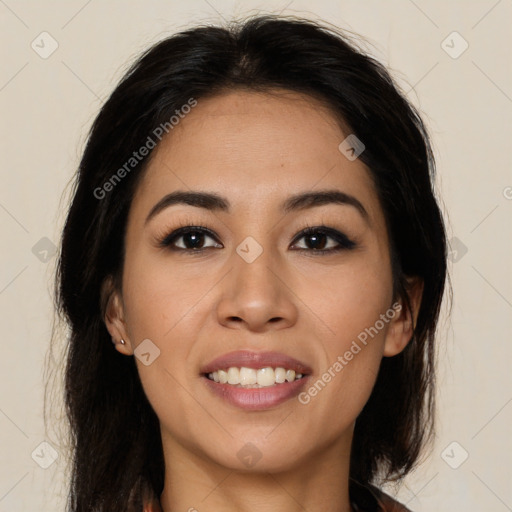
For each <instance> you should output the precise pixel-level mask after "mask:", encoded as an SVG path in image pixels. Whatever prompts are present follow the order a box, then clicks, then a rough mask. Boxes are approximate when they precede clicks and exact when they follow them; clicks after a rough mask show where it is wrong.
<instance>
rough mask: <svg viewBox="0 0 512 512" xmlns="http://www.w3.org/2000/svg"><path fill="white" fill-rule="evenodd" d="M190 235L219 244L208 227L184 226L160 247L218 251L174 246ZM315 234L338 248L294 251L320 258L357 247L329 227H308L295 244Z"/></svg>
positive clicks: (187, 250)
mask: <svg viewBox="0 0 512 512" xmlns="http://www.w3.org/2000/svg"><path fill="white" fill-rule="evenodd" d="M189 233H200V234H203V235H207V236H209V237H210V238H212V239H213V240H214V241H215V242H216V243H220V242H218V239H217V237H216V235H215V233H214V232H213V231H212V230H211V229H209V228H208V227H206V226H201V225H196V226H192V225H188V224H187V225H183V226H180V227H178V228H177V229H175V230H174V231H172V232H171V233H169V234H167V235H165V236H163V237H162V238H160V239H159V240H158V246H159V247H162V248H167V249H169V250H171V251H176V252H185V253H189V254H190V253H194V254H200V253H203V252H204V251H206V250H208V249H216V247H211V246H210V247H203V248H199V249H187V248H185V249H184V248H182V247H175V246H173V245H172V244H173V243H174V242H176V240H178V239H179V238H181V237H182V236H184V235H187V234H189ZM314 234H322V235H326V236H327V237H328V238H331V239H333V240H334V241H336V242H337V243H338V246H336V247H332V248H330V249H308V248H299V249H293V250H295V251H301V252H308V253H313V254H315V255H318V256H323V255H328V254H333V253H336V252H339V251H343V250H351V249H353V248H354V247H355V246H356V243H355V242H354V241H352V240H350V239H349V238H348V237H347V236H346V235H345V234H343V233H341V232H340V231H338V230H337V229H334V228H330V227H328V226H323V225H320V226H310V225H306V226H305V227H303V228H302V229H301V231H300V232H299V233H298V234H297V236H296V237H295V238H294V240H293V244H296V243H297V242H298V241H299V240H301V239H302V238H304V237H307V236H311V235H314Z"/></svg>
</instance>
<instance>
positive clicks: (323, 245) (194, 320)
mask: <svg viewBox="0 0 512 512" xmlns="http://www.w3.org/2000/svg"><path fill="white" fill-rule="evenodd" d="M433 178H434V160H433V157H432V151H431V147H430V143H429V139H428V136H427V133H426V130H425V128H424V125H423V123H422V121H421V119H420V117H419V115H418V113H417V112H416V110H415V109H414V108H413V107H412V106H411V105H410V104H409V103H408V101H407V100H406V99H405V98H404V96H403V95H402V94H401V93H400V92H399V91H398V89H397V87H396V86H395V85H394V83H393V81H392V80H391V78H390V76H389V75H388V73H387V72H386V70H385V69H384V68H383V67H382V66H381V65H380V64H379V63H377V62H376V61H375V60H373V59H372V58H370V57H369V56H366V55H365V54H364V53H363V52H362V51H360V50H358V49H357V47H356V46H355V45H354V44H353V43H351V42H349V41H348V39H347V37H346V36H345V35H343V34H341V33H340V32H339V31H336V30H335V29H333V28H328V27H327V26H321V25H320V24H317V23H314V22H311V21H307V20H301V19H297V18H286V17H278V16H260V17H254V18H250V19H248V20H246V21H245V22H244V23H239V24H235V23H234V24H233V25H232V26H231V27H230V28H221V27H197V28H194V29H191V30H187V31H184V32H181V33H179V34H176V35H174V36H172V37H170V38H168V39H166V40H164V41H161V42H160V43H158V44H156V45H155V46H154V47H153V48H151V49H149V50H148V51H147V52H146V53H145V54H144V55H143V56H142V57H141V58H140V59H139V60H138V61H137V62H136V63H135V65H134V66H133V67H132V68H131V70H130V71H129V72H128V73H127V74H126V76H125V77H124V78H123V80H122V81H121V82H120V84H119V85H118V86H117V87H116V89H115V90H114V92H113V93H112V95H111V97H110V98H109V99H108V101H107V102H106V104H105V105H104V106H103V108H102V110H101V112H100V113H99V115H98V117H97V119H96V120H95V122H94V124H93V127H92V129H91V132H90V135H89V139H88V143H87V147H86V149H85V152H84V155H83V158H82V161H81V163H80V168H79V171H78V174H77V178H76V188H75V192H74V198H73V200H72V204H71V207H70V210H69V213H68V217H67V221H66V224H65V229H64V233H63V239H62V251H61V257H60V261H59V273H58V291H59V304H60V310H61V312H62V314H63V315H64V317H65V319H66V320H67V322H69V325H70V328H71V336H70V343H69V353H68V362H67V367H66V382H65V384H66V395H65V399H66V405H67V411H68V418H69V421H70V425H71V430H72V436H73V437H72V438H73V449H74V457H73V469H72V482H71V490H70V498H69V510H70V511H73V512H78V511H86V510H87V511H91V510H94V511H109V512H112V511H126V510H137V511H142V510H144V511H146V512H149V511H150V510H160V511H163V512H171V511H173V512H174V511H176V510H184V511H185V510H188V511H194V510H198V511H203V510H211V511H214V510H215V511H217V510H222V511H231V510H233V511H235V510H237V511H254V510H280V511H296V510H310V511H313V510H324V511H355V510H359V511H377V510H407V509H406V508H405V507H403V506H401V505H400V504H398V503H397V502H396V501H394V500H392V499H391V498H390V497H389V496H387V495H386V494H384V493H383V492H382V491H380V490H379V486H380V485H381V484H383V483H385V482H387V481H393V480H400V479H401V478H403V477H404V476H405V475H406V474H407V473H408V472H409V471H410V470H411V469H412V468H413V467H414V465H415V463H416V461H417V459H418V456H419V454H420V450H421V449H422V447H423V446H424V444H425V442H426V441H427V440H428V439H429V435H430V434H431V430H432V424H433V416H432V415H433V405H434V404H433V383H434V368H433V361H434V346H435V343H434V342H435V331H436V324H437V319H438V314H439V308H440V304H441V300H442V296H443V290H444V284H445V277H446V242H445V231H444V227H443V220H442V217H441V214H440V211H439V208H438V205H437V202H436V199H435V196H434V193H433ZM111 341H112V342H113V343H111Z"/></svg>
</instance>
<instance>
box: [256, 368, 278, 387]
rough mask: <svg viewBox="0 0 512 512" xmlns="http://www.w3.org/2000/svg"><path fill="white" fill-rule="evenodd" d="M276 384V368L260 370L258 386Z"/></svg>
mask: <svg viewBox="0 0 512 512" xmlns="http://www.w3.org/2000/svg"><path fill="white" fill-rule="evenodd" d="M275 383H276V377H275V373H274V368H262V369H261V370H258V384H259V385H260V386H273V385H274V384H275Z"/></svg>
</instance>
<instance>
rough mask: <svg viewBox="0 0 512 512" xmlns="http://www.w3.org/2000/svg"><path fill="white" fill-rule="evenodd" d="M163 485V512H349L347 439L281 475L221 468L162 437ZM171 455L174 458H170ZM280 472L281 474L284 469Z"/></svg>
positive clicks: (263, 469)
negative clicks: (308, 511) (270, 511)
mask: <svg viewBox="0 0 512 512" xmlns="http://www.w3.org/2000/svg"><path fill="white" fill-rule="evenodd" d="M162 440H163V441H164V442H163V446H164V457H165V467H166V474H165V483H164V490H163V492H162V495H161V497H160V501H161V506H162V511H163V512H176V511H188V512H203V511H205V510H212V511H214V510H222V511H223V512H260V511H261V510H279V511H280V512H303V511H304V510H311V511H313V510H322V511H323V512H350V510H351V508H350V501H349V494H348V479H349V456H350V442H351V439H339V440H337V441H336V442H334V443H330V444H328V445H326V446H324V447H322V449H321V450H319V451H317V452H316V453H314V454H309V455H308V456H305V457H303V459H302V460H298V461H296V462H294V464H293V466H292V467H285V465H283V466H282V468H280V469H279V470H276V469H275V468H269V467H265V466H264V464H263V459H262V460H261V461H260V463H258V467H259V471H256V470H254V469H252V470H242V469H239V468H228V467H224V466H221V465H219V464H217V463H215V462H214V461H212V460H211V459H206V458H202V457H199V456H197V455H196V454H193V453H191V452H190V451H188V450H186V449H185V448H184V447H183V446H182V445H180V444H179V443H177V442H176V441H174V440H170V439H165V436H164V435H163V437H162ZM171 455H172V456H171ZM283 468H284V469H283Z"/></svg>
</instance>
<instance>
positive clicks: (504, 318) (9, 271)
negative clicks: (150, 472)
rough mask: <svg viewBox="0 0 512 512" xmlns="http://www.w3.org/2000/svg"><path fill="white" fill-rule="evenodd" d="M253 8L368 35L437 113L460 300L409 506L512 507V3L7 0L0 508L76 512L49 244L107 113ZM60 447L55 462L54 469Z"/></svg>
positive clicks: (411, 92)
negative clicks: (145, 70) (137, 77)
mask: <svg viewBox="0 0 512 512" xmlns="http://www.w3.org/2000/svg"><path fill="white" fill-rule="evenodd" d="M258 11H265V12H284V13H286V14H298V15H304V16H308V17H311V18H320V19H324V20H326V21H328V22H330V23H333V24H335V25H338V26H339V27H342V28H349V29H351V30H354V31H355V32H357V33H359V34H362V35H363V36H365V37H366V38H367V39H369V40H370V41H371V42H372V43H373V44H374V45H375V46H374V48H373V50H372V51H373V53H374V54H375V55H376V56H377V57H378V58H379V59H380V60H381V61H383V62H384V63H385V64H387V65H388V66H389V67H390V68H391V69H392V70H393V72H394V74H395V77H396V78H397V79H398V80H399V83H400V84H401V85H402V87H403V88H404V90H406V91H408V96H409V98H410V99H411V100H412V101H413V102H414V103H415V104H416V105H419V107H420V109H421V110H422V111H423V112H424V114H425V118H426V120H427V122H428V124H429V126H430V129H431V131H432V134H433V138H434V144H435V147H436V154H437V158H438V168H439V182H438V186H439V188H440V191H441V193H442V196H443V203H444V209H445V211H448V212H449V233H450V234H449V236H450V238H452V237H456V238H457V241H454V242H453V248H454V249H456V251H454V252H453V254H452V260H453V262H452V263H451V264H450V268H451V272H452V280H453V288H454V302H453V310H452V316H451V319H449V320H448V319H446V315H445V316H444V318H445V320H444V322H442V324H441V331H440V339H439V344H440V377H439V385H440V386H439V389H440V392H439V418H440V421H439V428H438V434H437V439H436V442H435V445H434V447H433V450H432V453H431V455H430V457H429V458H428V460H427V461H426V462H425V463H424V464H423V465H422V466H420V468H419V469H418V470H417V471H416V472H415V473H414V474H413V475H412V476H411V477H410V478H408V479H407V481H406V482H405V484H404V485H403V486H402V488H401V489H400V491H399V494H398V496H399V498H400V499H401V500H402V501H403V502H405V503H407V504H408V506H409V507H410V508H411V509H413V510H414V511H416V512H422V511H464V512H466V511H486V512H502V511H506V510H512V485H511V484H512V479H511V476H510V473H511V470H510V466H511V460H510V454H511V453H512V440H511V436H510V434H511V428H510V426H511V420H512V382H511V376H510V370H509V368H510V364H511V360H512V336H511V334H512V329H511V326H512V321H511V316H512V315H511V313H512V279H511V277H512V272H511V265H510V254H511V252H512V251H511V249H512V247H511V246H512V242H511V239H512V237H511V227H510V226H511V223H510V219H511V214H512V172H511V156H510V155H511V152H510V146H511V144H510V143H511V141H512V139H511V135H512V133H511V132H512V129H511V126H512V124H511V120H512V60H511V59H510V46H511V44H512V38H511V31H510V26H511V25H510V20H511V19H512V2H511V0H500V1H496V0H478V1H477V0H473V1H472V0H457V1H446V0H444V1H443V0H415V1H412V0H393V1H388V2H382V1H381V2H378V1H376V0H362V1H361V0H360V1H356V0H352V1H349V0H318V1H317V2H315V3H313V2H308V1H301V0H292V1H290V0H283V1H266V2H265V1H262V2H257V1H248V2H244V3H242V2H239V1H231V0H208V1H206V0H193V1H190V2H178V1H177V0H167V1H164V0H152V1H151V2H143V1H134V0H131V1H124V2H123V1H120V0H119V1H100V0H90V1H89V2H87V1H86V0H72V1H63V0H61V1H42V2H36V1H22V0H0V34H1V35H2V36H1V37H2V45H1V57H2V58H1V61H2V66H1V69H0V109H1V128H0V129H1V137H0V140H1V147H0V150H1V155H2V160H1V166H0V169H1V176H2V178H1V179H2V187H1V192H0V226H1V233H2V253H1V264H0V308H1V310H2V317H1V322H2V323H1V332H2V338H3V339H2V345H1V346H2V357H1V358H0V372H1V375H2V387H1V391H0V431H1V445H0V458H1V460H2V466H1V468H0V512H7V511H9V512H13V511H36V510H37V511H39V512H50V511H52V512H55V511H61V510H64V497H65V484H66V480H65V474H64V459H65V457H64V455H65V453H64V450H63V449H61V448H59V446H57V444H56V442H55V440H54V435H53V434H52V433H51V432H46V431H45V428H44V423H43V419H42V414H43V410H42V404H43V384H42V383H43V377H44V376H43V363H44V357H45V354H46V352H47V348H48V344H49V338H50V334H51V322H52V300H51V295H50V293H51V290H52V281H51V280H52V276H53V271H54V265H55V260H56V258H55V256H52V247H53V245H52V244H53V243H57V241H58V237H59V230H60V229H61V225H62V218H63V213H64V205H65V204H66V200H67V198H66V197H67V196H66V195H63V193H64V190H65V189H66V185H67V183H68V181H69V179H70V178H71V176H72V173H73V172H74V169H75V168H76V165H77V162H78V159H79V156H80V153H81V151H82V149H83V143H84V140H85V136H86V132H87V130H88V128H89V126H90V124H91V122H92V120H93V118H94V116H95V115H96V113H97V111H98V109H99V108H100V105H101V104H102V102H103V101H104V99H105V98H106V95H107V94H108V93H109V92H110V91H111V90H112V88H113V87H114V85H115V83H116V81H117V80H118V79H119V78H120V76H121V74H122V71H123V70H124V69H126V66H127V65H128V64H129V63H130V62H131V60H132V59H133V57H135V56H136V55H137V54H138V53H139V51H141V50H142V49H144V48H146V47H147V46H148V45H149V44H150V43H151V42H154V41H156V40H158V39H161V38H162V37H164V36H166V35H168V34H171V33H172V32H175V31H176V30H178V29H182V28H184V27H186V26H190V25H193V24H195V23H197V22H200V21H203V22H204V21H212V22H217V21H222V18H226V19H229V18H231V17H232V16H233V15H240V14H247V13H249V12H258ZM43 31H46V32H48V33H49V34H50V35H51V38H53V39H54V40H55V41H56V42H57V43H58V48H57V50H56V51H55V52H54V53H53V54H52V55H50V56H49V57H48V58H46V59H43V58H42V57H41V56H40V55H39V54H38V53H36V51H34V50H33V49H32V48H31V43H32V41H35V43H34V45H36V44H38V45H39V47H38V51H39V52H40V53H41V52H44V51H48V50H49V49H51V39H50V38H49V36H39V35H40V34H41V32H43ZM453 31H457V32H458V33H459V34H460V36H462V38H463V40H465V41H467V43H468V44H469V47H468V48H467V50H466V51H465V52H464V53H462V54H461V55H460V56H459V57H458V58H452V56H450V55H449V54H448V53H447V51H448V52H451V53H452V55H455V53H456V52H458V51H460V50H461V49H463V45H464V41H463V40H462V39H461V38H460V37H459V36H457V35H451V36H450V37H449V38H448V39H447V40H446V42H445V43H444V44H442V42H443V41H444V40H445V39H446V38H447V36H449V34H451V33H452V32H453ZM42 38H45V39H44V42H43V43H41V39H42ZM43 45H44V48H43ZM450 47H451V48H450ZM36 48H37V47H36ZM445 50H447V51H445ZM44 237H47V238H48V239H49V240H46V239H44ZM41 239H43V240H42V241H41ZM34 246H35V249H34ZM466 250H467V252H465V251H466ZM44 441H46V442H48V443H49V444H50V445H51V447H50V446H48V445H42V446H41V445H40V444H41V443H42V442H44ZM454 441H455V442H456V443H458V444H456V445H451V443H452V442H454ZM52 447H53V448H55V450H56V453H59V454H60V457H58V458H57V460H56V461H55V462H54V463H53V464H50V465H49V467H48V468H47V469H43V468H42V467H41V466H40V464H43V465H44V463H45V462H46V463H50V462H51V461H52V453H53V452H52V449H53V448H52ZM447 447H448V449H447ZM466 452H467V453H468V454H469V457H468V459H467V460H466V461H465V462H464V463H462V464H461V465H460V466H459V467H458V468H457V469H453V468H452V467H451V466H458V465H459V464H460V463H461V461H462V460H463V457H464V455H465V453H466ZM32 454H33V455H32ZM91 456H93V455H92V454H91ZM450 465H451V466H450ZM205 503H206V502H205ZM205 510H206V509H205ZM310 512H314V511H310Z"/></svg>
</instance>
